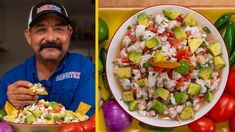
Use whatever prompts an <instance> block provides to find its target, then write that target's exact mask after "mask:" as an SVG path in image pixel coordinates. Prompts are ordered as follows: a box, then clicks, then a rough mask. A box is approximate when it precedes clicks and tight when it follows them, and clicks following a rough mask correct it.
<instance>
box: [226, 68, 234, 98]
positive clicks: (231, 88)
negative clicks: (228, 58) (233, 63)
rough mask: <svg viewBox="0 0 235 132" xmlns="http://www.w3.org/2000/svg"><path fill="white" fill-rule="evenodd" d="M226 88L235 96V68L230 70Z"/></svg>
mask: <svg viewBox="0 0 235 132" xmlns="http://www.w3.org/2000/svg"><path fill="white" fill-rule="evenodd" d="M226 89H227V90H228V92H229V93H230V94H231V95H233V97H235V69H231V70H230V71H229V75H228V81H227V85H226Z"/></svg>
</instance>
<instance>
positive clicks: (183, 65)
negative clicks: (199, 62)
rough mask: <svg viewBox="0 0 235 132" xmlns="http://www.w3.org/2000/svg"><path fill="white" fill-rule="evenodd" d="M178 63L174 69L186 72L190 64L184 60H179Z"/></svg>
mask: <svg viewBox="0 0 235 132" xmlns="http://www.w3.org/2000/svg"><path fill="white" fill-rule="evenodd" d="M179 63H180V66H178V67H176V68H175V69H174V70H175V71H176V72H178V73H180V74H182V75H185V74H187V73H188V71H189V69H190V64H189V63H187V62H186V61H184V60H180V61H179Z"/></svg>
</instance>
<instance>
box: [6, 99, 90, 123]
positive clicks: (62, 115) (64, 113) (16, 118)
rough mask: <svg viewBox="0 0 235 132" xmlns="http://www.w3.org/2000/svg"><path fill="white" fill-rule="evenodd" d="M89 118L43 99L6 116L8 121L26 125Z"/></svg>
mask: <svg viewBox="0 0 235 132" xmlns="http://www.w3.org/2000/svg"><path fill="white" fill-rule="evenodd" d="M88 118H89V117H88V116H87V115H82V114H80V113H79V112H76V113H74V112H73V111H70V110H66V109H65V107H64V106H63V105H62V104H59V103H57V102H48V101H45V100H43V99H42V100H40V101H39V102H38V103H35V104H32V105H29V106H27V107H25V108H24V109H23V110H15V111H13V112H12V113H11V114H10V115H6V116H4V120H6V121H9V122H14V123H24V124H62V123H71V122H80V121H85V120H87V119H88Z"/></svg>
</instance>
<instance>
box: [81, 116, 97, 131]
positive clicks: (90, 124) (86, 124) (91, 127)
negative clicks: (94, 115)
mask: <svg viewBox="0 0 235 132" xmlns="http://www.w3.org/2000/svg"><path fill="white" fill-rule="evenodd" d="M81 126H82V127H83V130H84V132H95V121H94V120H92V119H89V120H86V121H83V122H81Z"/></svg>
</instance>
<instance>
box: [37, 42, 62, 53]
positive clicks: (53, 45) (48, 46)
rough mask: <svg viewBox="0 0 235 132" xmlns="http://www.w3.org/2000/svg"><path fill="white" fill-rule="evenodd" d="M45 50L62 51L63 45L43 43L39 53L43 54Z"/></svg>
mask: <svg viewBox="0 0 235 132" xmlns="http://www.w3.org/2000/svg"><path fill="white" fill-rule="evenodd" d="M45 48H56V49H58V50H60V51H62V44H61V43H57V42H45V43H42V44H41V45H40V47H39V50H38V51H39V52H41V51H42V50H43V49H45Z"/></svg>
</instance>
